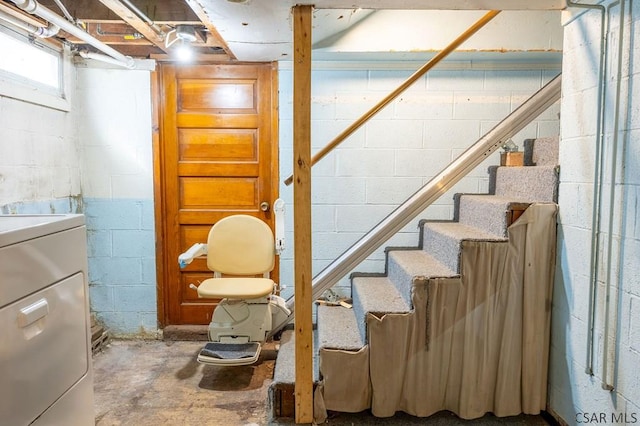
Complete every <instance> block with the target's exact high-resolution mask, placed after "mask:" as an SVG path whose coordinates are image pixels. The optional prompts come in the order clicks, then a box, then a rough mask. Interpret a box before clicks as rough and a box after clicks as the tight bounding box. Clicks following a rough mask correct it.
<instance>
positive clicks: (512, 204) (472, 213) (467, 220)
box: [458, 194, 529, 237]
mask: <svg viewBox="0 0 640 426" xmlns="http://www.w3.org/2000/svg"><path fill="white" fill-rule="evenodd" d="M528 205H529V203H527V202H521V201H516V200H514V198H513V197H502V196H499V195H469V194H464V195H462V196H461V197H460V207H459V209H460V210H459V212H458V217H459V221H460V223H463V224H465V225H469V226H472V227H474V228H478V229H481V230H483V231H486V232H488V233H490V234H492V235H496V236H499V237H506V235H507V226H508V223H507V214H508V212H509V211H511V210H513V209H517V210H520V209H525V208H526V207H527V206H528Z"/></svg>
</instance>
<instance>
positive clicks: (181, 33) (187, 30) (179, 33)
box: [176, 25, 196, 43]
mask: <svg viewBox="0 0 640 426" xmlns="http://www.w3.org/2000/svg"><path fill="white" fill-rule="evenodd" d="M176 37H177V38H178V39H180V40H182V41H183V42H187V43H193V42H194V41H196V29H195V28H194V27H193V26H191V25H176Z"/></svg>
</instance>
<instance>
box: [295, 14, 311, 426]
mask: <svg viewBox="0 0 640 426" xmlns="http://www.w3.org/2000/svg"><path fill="white" fill-rule="evenodd" d="M312 9H313V7H312V6H310V5H304V6H300V5H298V6H294V8H293V182H294V187H293V210H294V218H293V232H294V271H295V272H294V279H295V295H296V298H295V311H296V318H295V339H296V341H295V342H296V350H295V362H296V384H295V404H296V405H295V420H296V423H312V422H313V328H312V327H313V324H312V319H311V307H312V304H313V300H312V295H311V293H312V289H311V280H312V278H313V277H312V276H311V21H312V15H311V12H312Z"/></svg>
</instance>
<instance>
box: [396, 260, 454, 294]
mask: <svg viewBox="0 0 640 426" xmlns="http://www.w3.org/2000/svg"><path fill="white" fill-rule="evenodd" d="M387 275H388V276H389V280H390V281H391V282H392V283H393V284H394V285H395V286H396V288H397V289H398V291H399V293H400V295H401V296H402V297H403V298H404V301H405V302H406V303H407V305H409V306H411V286H412V285H413V279H414V278H415V277H425V278H433V277H451V276H456V273H455V272H454V271H452V270H451V269H449V268H448V267H447V266H446V265H444V264H443V263H441V262H439V261H438V260H437V259H435V258H434V257H433V256H431V255H429V254H428V253H427V252H425V251H424V250H389V251H388V252H387Z"/></svg>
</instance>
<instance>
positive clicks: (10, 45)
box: [0, 26, 70, 111]
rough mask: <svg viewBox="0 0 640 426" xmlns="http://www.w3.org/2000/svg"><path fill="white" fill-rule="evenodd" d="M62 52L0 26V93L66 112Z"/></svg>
mask: <svg viewBox="0 0 640 426" xmlns="http://www.w3.org/2000/svg"><path fill="white" fill-rule="evenodd" d="M65 56H66V55H65V52H64V49H60V48H56V47H54V46H52V45H49V44H48V43H46V42H44V41H43V40H39V39H34V38H33V37H30V36H27V35H25V34H21V33H18V32H16V31H12V30H9V29H7V28H5V27H2V26H0V95H3V96H7V97H10V98H14V99H19V100H23V101H27V102H31V103H35V104H39V105H43V106H47V107H50V108H54V109H60V110H63V111H68V110H69V109H70V108H69V102H68V101H67V99H66V96H65V92H66V91H65V66H64V64H65V60H64V59H65Z"/></svg>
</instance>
